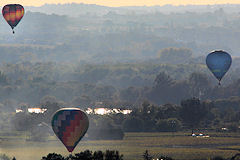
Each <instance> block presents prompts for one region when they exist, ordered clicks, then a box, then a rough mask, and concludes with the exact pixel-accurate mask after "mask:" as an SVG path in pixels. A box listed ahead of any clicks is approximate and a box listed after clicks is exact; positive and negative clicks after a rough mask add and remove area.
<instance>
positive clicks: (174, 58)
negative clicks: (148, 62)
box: [158, 48, 192, 64]
mask: <svg viewBox="0 0 240 160" xmlns="http://www.w3.org/2000/svg"><path fill="white" fill-rule="evenodd" d="M158 54H159V57H160V60H161V62H163V63H173V64H179V63H184V62H186V61H187V60H189V59H190V58H191V56H192V51H191V50H190V49H188V48H165V49H162V50H160V51H159V53H158Z"/></svg>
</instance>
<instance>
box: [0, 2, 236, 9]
mask: <svg viewBox="0 0 240 160" xmlns="http://www.w3.org/2000/svg"><path fill="white" fill-rule="evenodd" d="M6 4H11V3H6ZM6 4H5V5H6ZM12 4H21V3H12ZM74 4H76V5H80V4H83V5H96V6H102V7H110V8H121V7H164V6H173V7H187V6H221V5H240V3H215V4H163V5H160V4H153V5H146V4H144V5H120V6H112V5H102V4H95V3H84V2H79V3H78V2H66V3H44V4H41V5H36V6H35V5H23V4H21V5H23V6H24V7H44V6H47V5H74ZM1 6H4V5H1Z"/></svg>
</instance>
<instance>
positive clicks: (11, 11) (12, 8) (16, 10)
mask: <svg viewBox="0 0 240 160" xmlns="http://www.w3.org/2000/svg"><path fill="white" fill-rule="evenodd" d="M2 15H3V17H4V19H5V20H6V21H7V23H8V24H9V25H10V26H11V28H12V30H13V29H14V27H16V26H17V24H18V23H19V22H20V20H21V19H22V17H23V15H24V8H23V6H22V5H20V4H8V5H5V6H4V7H3V9H2ZM13 34H14V30H13Z"/></svg>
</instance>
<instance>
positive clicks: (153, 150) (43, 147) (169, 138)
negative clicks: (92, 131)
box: [0, 132, 240, 160]
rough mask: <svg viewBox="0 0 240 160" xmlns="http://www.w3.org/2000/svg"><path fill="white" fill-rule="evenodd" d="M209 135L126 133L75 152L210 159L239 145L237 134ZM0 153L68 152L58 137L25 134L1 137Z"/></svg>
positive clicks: (26, 159) (28, 157)
mask: <svg viewBox="0 0 240 160" xmlns="http://www.w3.org/2000/svg"><path fill="white" fill-rule="evenodd" d="M208 135H210V137H209V138H202V137H199V138H197V137H191V136H189V133H183V132H181V133H126V134H125V137H124V139H123V140H98V141H80V143H79V144H78V146H77V147H76V148H75V150H74V153H78V152H80V151H84V150H86V149H89V150H92V151H95V150H102V151H105V150H107V149H109V150H119V151H120V154H123V155H124V159H125V160H141V159H143V158H142V155H143V153H144V152H145V150H148V151H149V153H150V154H151V155H154V156H155V157H157V156H158V155H165V156H170V157H172V158H174V159H209V158H211V157H214V156H222V157H225V158H227V157H231V156H233V155H234V154H236V153H237V152H238V151H237V149H238V148H240V135H239V136H238V134H233V133H228V134H227V133H225V134H221V133H209V134H208ZM0 138H1V141H0V154H4V153H5V154H6V155H8V156H11V157H12V156H15V157H16V159H17V160H33V159H34V160H41V157H42V156H46V155H47V154H48V153H53V152H55V153H60V154H62V155H68V154H69V153H68V152H67V150H66V149H65V147H64V146H63V144H61V142H59V141H58V140H57V138H56V137H54V136H53V137H50V138H49V140H48V141H47V142H31V141H26V140H25V138H24V136H15V137H14V136H13V137H10V136H5V137H0Z"/></svg>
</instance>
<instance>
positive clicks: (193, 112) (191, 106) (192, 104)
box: [180, 98, 207, 129]
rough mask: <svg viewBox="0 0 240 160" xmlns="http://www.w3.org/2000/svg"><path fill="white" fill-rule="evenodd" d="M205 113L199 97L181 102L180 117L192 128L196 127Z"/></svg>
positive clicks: (204, 107)
mask: <svg viewBox="0 0 240 160" xmlns="http://www.w3.org/2000/svg"><path fill="white" fill-rule="evenodd" d="M206 115H207V110H206V106H205V105H203V104H201V102H200V100H199V99H197V98H191V99H187V100H183V101H182V102H181V109H180V117H181V119H182V120H183V122H184V123H185V124H186V125H188V126H189V127H191V128H192V129H194V128H196V127H198V126H199V124H200V122H201V121H202V120H203V119H204V118H205V117H206Z"/></svg>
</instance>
